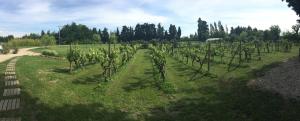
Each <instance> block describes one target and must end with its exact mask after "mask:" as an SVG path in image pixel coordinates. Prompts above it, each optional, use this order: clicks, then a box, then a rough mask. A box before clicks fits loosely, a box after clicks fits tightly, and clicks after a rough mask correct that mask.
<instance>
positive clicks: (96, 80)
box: [72, 74, 104, 84]
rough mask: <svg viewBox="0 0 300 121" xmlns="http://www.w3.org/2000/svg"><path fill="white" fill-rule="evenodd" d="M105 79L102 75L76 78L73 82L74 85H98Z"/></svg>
mask: <svg viewBox="0 0 300 121" xmlns="http://www.w3.org/2000/svg"><path fill="white" fill-rule="evenodd" d="M103 81H104V77H103V75H102V74H98V75H93V76H88V77H82V78H76V79H75V80H73V81H72V83H74V84H96V83H99V82H103Z"/></svg>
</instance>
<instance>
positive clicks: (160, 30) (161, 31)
mask: <svg viewBox="0 0 300 121" xmlns="http://www.w3.org/2000/svg"><path fill="white" fill-rule="evenodd" d="M164 31H165V30H164V27H162V26H161V25H160V23H159V24H158V25H157V31H156V32H157V34H156V35H157V38H158V39H159V40H160V41H162V40H163V39H164Z"/></svg>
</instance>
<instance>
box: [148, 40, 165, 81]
mask: <svg viewBox="0 0 300 121" xmlns="http://www.w3.org/2000/svg"><path fill="white" fill-rule="evenodd" d="M149 49H150V50H151V54H150V56H151V59H152V62H153V66H154V68H153V69H154V72H155V71H158V73H159V75H158V79H159V81H163V82H164V81H165V79H166V76H165V74H166V63H167V62H166V54H165V47H164V46H161V47H160V48H156V47H154V46H150V47H149Z"/></svg>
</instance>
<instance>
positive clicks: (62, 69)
mask: <svg viewBox="0 0 300 121" xmlns="http://www.w3.org/2000/svg"><path fill="white" fill-rule="evenodd" d="M53 72H56V73H62V74H69V73H70V69H67V68H55V69H53Z"/></svg>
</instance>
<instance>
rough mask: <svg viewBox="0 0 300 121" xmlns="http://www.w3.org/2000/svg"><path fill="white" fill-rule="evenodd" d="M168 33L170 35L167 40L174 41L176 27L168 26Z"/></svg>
mask: <svg viewBox="0 0 300 121" xmlns="http://www.w3.org/2000/svg"><path fill="white" fill-rule="evenodd" d="M169 33H170V34H169V38H170V39H171V40H175V39H176V36H177V30H176V26H175V25H172V24H170V27H169Z"/></svg>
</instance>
